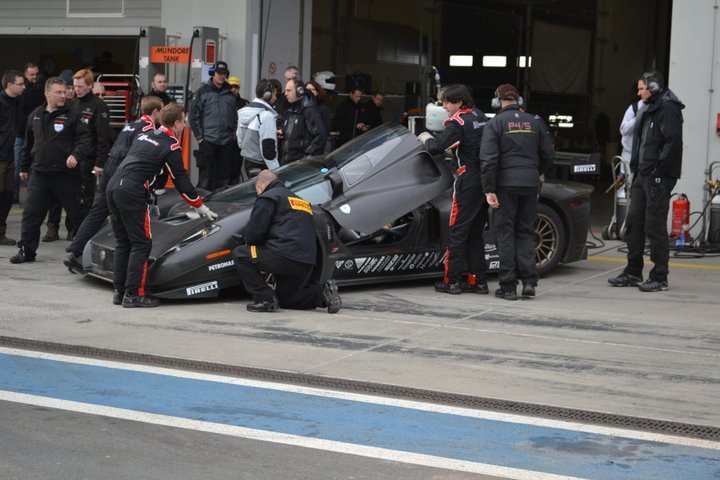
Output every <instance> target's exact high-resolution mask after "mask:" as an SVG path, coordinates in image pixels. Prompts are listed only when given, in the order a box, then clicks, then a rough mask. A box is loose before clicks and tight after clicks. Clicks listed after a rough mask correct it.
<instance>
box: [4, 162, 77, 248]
mask: <svg viewBox="0 0 720 480" xmlns="http://www.w3.org/2000/svg"><path fill="white" fill-rule="evenodd" d="M53 199H57V200H58V201H59V202H60V205H61V207H62V208H64V209H65V211H66V212H67V214H68V216H69V217H70V221H71V222H73V224H74V225H80V223H81V222H82V210H81V208H80V176H79V175H75V174H72V175H68V174H64V173H57V174H51V173H43V172H37V171H34V172H32V174H31V175H30V179H29V180H28V196H27V199H26V201H25V209H24V210H23V217H22V226H21V233H20V242H18V246H20V247H23V248H24V249H25V255H26V256H33V255H34V254H35V252H36V251H37V248H38V245H39V244H40V226H41V225H42V223H43V220H45V215H47V213H48V208H50V204H51V202H52V201H53Z"/></svg>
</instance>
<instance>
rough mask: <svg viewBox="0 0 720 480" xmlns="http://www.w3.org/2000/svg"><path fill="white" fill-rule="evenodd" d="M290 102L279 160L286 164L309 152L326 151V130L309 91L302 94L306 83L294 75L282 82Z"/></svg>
mask: <svg viewBox="0 0 720 480" xmlns="http://www.w3.org/2000/svg"><path fill="white" fill-rule="evenodd" d="M285 97H286V98H287V100H288V103H289V104H290V106H289V107H288V109H287V111H286V112H285V118H284V120H283V128H282V136H283V144H282V155H281V157H280V158H281V163H282V164H283V165H286V164H288V163H290V162H293V161H295V160H299V159H301V158H303V157H305V156H308V155H322V154H323V153H324V152H325V141H326V140H327V132H326V130H325V124H324V123H323V121H322V117H321V116H320V112H319V111H318V109H317V104H316V103H315V97H314V96H313V95H312V94H308V95H306V94H305V84H304V83H303V81H302V80H300V79H299V78H297V77H295V78H293V79H290V80H288V82H287V83H286V84H285Z"/></svg>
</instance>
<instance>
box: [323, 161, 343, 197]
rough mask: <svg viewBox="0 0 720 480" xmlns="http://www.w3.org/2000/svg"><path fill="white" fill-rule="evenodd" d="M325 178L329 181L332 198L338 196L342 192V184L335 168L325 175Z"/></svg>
mask: <svg viewBox="0 0 720 480" xmlns="http://www.w3.org/2000/svg"><path fill="white" fill-rule="evenodd" d="M325 178H326V179H328V180H330V186H331V187H332V193H333V198H334V197H336V196H338V195H340V194H341V193H342V191H343V188H342V187H343V182H342V177H341V176H340V172H339V171H338V169H337V167H333V168H331V169H330V170H328V172H327V173H326V174H325Z"/></svg>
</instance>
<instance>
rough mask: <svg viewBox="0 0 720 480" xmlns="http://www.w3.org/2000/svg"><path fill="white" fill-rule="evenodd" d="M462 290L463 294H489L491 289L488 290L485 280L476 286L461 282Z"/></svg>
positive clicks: (478, 282)
mask: <svg viewBox="0 0 720 480" xmlns="http://www.w3.org/2000/svg"><path fill="white" fill-rule="evenodd" d="M460 289H461V290H462V292H463V293H481V294H488V293H490V288H488V284H487V282H486V281H485V280H478V281H477V283H475V285H470V284H469V283H467V282H461V283H460Z"/></svg>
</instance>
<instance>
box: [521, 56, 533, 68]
mask: <svg viewBox="0 0 720 480" xmlns="http://www.w3.org/2000/svg"><path fill="white" fill-rule="evenodd" d="M528 59H529V60H528ZM526 63H527V65H526ZM526 66H527V67H532V57H526V56H525V55H521V56H519V57H518V67H520V68H525V67H526Z"/></svg>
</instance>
